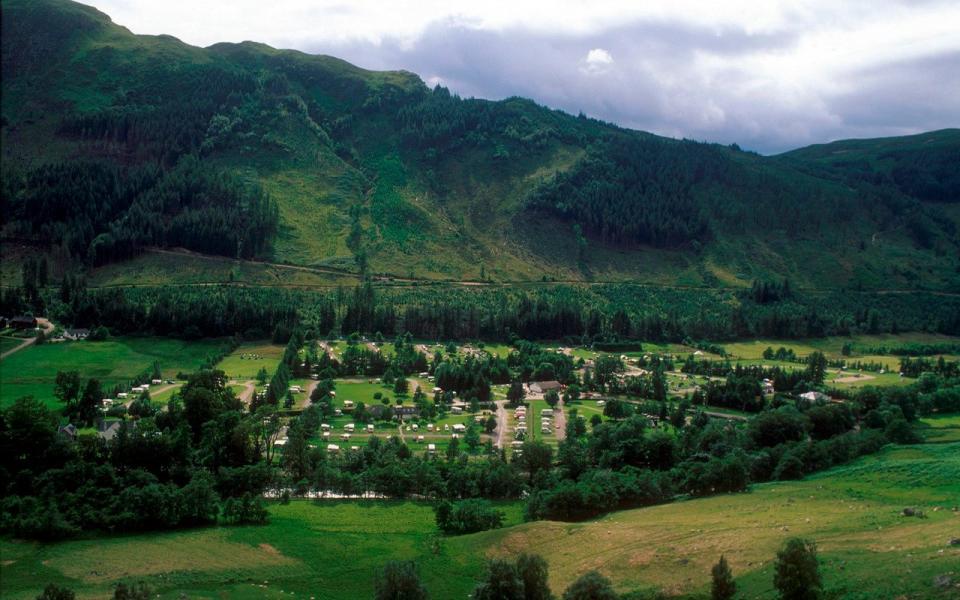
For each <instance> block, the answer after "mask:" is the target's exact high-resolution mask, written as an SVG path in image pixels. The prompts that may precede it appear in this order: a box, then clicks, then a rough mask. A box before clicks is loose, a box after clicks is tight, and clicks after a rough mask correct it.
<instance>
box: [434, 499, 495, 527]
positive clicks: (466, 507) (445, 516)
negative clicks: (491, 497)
mask: <svg viewBox="0 0 960 600" xmlns="http://www.w3.org/2000/svg"><path fill="white" fill-rule="evenodd" d="M434 513H435V515H436V520H437V527H439V528H440V529H441V530H443V531H444V532H445V533H452V534H461V533H474V532H477V531H486V530H487V529H497V528H499V527H502V526H503V517H504V514H503V512H501V511H499V510H497V509H495V508H494V507H493V505H491V504H490V502H489V501H487V500H480V499H470V500H463V501H460V502H457V503H456V504H452V503H450V502H446V501H444V502H441V503H440V504H438V505H437V506H436V507H434Z"/></svg>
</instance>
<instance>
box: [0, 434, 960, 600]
mask: <svg viewBox="0 0 960 600" xmlns="http://www.w3.org/2000/svg"><path fill="white" fill-rule="evenodd" d="M957 423H958V421H957V417H956V416H954V417H948V418H942V419H935V420H933V421H932V422H931V423H929V424H928V426H929V427H931V428H934V429H935V428H940V427H945V428H949V427H956V426H957ZM958 498H960V443H957V442H954V443H941V444H929V443H928V444H923V445H916V446H889V447H887V448H886V449H885V450H883V451H882V452H880V453H879V454H877V455H874V456H870V457H865V458H863V459H860V460H858V461H856V462H854V463H851V464H850V465H847V466H843V467H839V468H835V469H832V470H830V471H825V472H823V473H819V474H817V475H814V476H811V477H809V478H808V479H806V480H803V481H790V482H776V483H767V484H761V485H756V486H754V487H753V488H752V490H751V491H750V492H748V493H743V494H731V495H721V496H714V497H710V498H703V499H696V500H686V501H679V502H674V503H672V504H666V505H661V506H654V507H649V508H642V509H636V510H628V511H622V512H616V513H611V514H609V515H607V516H604V517H601V518H598V519H595V520H591V521H587V522H583V523H559V522H550V521H542V522H535V523H525V524H524V523H521V516H520V515H521V510H522V504H521V503H519V502H511V503H506V504H501V505H500V508H501V510H504V511H505V513H506V514H507V520H506V524H507V527H505V528H503V529H500V530H495V531H487V532H482V533H478V534H472V535H466V536H459V537H447V536H443V535H441V534H440V533H439V531H438V530H437V528H436V526H435V524H434V521H433V513H432V510H431V508H430V506H429V504H427V503H420V502H412V501H400V500H397V501H359V500H356V501H341V500H322V501H308V500H295V501H293V502H291V503H290V504H288V505H282V504H279V503H274V504H272V505H271V506H270V513H271V518H270V523H269V524H268V525H265V526H260V527H213V528H207V529H196V530H188V531H180V532H166V533H157V534H136V535H125V536H102V537H94V538H91V539H82V540H75V541H68V542H61V543H57V544H40V543H33V542H29V543H28V542H19V541H13V540H9V539H4V540H2V541H0V554H2V555H3V563H2V575H3V577H2V578H0V596H2V597H3V598H9V599H12V600H20V599H28V598H33V597H34V596H36V594H37V593H38V592H39V590H40V588H41V587H43V585H45V584H46V583H48V582H56V583H59V584H61V585H67V586H70V587H72V588H74V589H76V590H77V591H78V593H79V597H81V598H94V597H104V596H106V595H107V594H109V592H110V590H111V589H112V586H114V585H115V584H116V583H117V582H120V581H126V582H132V581H140V580H142V581H145V582H146V583H148V584H149V585H150V586H151V587H152V588H153V589H154V591H155V592H156V593H157V595H158V597H159V598H179V597H181V594H186V595H187V596H188V597H190V598H226V597H229V598H279V597H281V596H283V597H287V598H315V599H316V598H325V599H334V598H361V597H370V595H371V593H372V591H373V584H372V581H373V573H374V572H375V570H376V569H377V568H378V567H379V566H380V565H382V564H383V563H384V562H385V561H387V560H394V559H409V560H415V561H416V562H417V564H418V566H419V568H420V573H421V575H422V577H423V579H424V582H425V584H426V586H427V588H428V589H429V590H430V592H431V596H432V597H434V598H458V597H459V598H463V597H466V596H467V595H468V594H469V593H470V591H471V589H472V588H473V586H474V585H475V582H476V580H477V578H478V577H479V576H480V574H481V572H482V569H483V562H484V560H485V559H486V558H488V557H494V556H512V555H514V554H516V553H518V552H521V551H531V550H532V551H535V552H538V553H540V554H542V555H543V556H544V557H545V558H546V559H547V560H548V562H549V563H550V584H551V587H552V588H553V590H554V592H556V593H559V592H561V591H562V590H563V589H564V588H565V587H566V586H567V585H568V584H569V583H570V582H571V581H573V579H575V578H576V577H577V576H579V575H580V574H582V573H583V572H585V571H587V570H589V569H594V568H596V569H599V570H600V571H601V572H602V573H603V574H604V575H606V576H607V577H609V578H610V579H611V580H612V581H613V582H614V584H615V586H616V588H617V590H618V591H620V592H628V591H633V590H644V589H647V590H649V589H660V590H663V591H664V592H667V593H669V594H674V595H684V594H703V593H705V592H707V591H708V587H707V586H708V582H709V572H710V566H711V565H712V564H713V563H714V562H716V560H717V558H718V557H719V556H720V554H724V555H725V556H726V557H727V559H728V561H729V562H730V564H731V567H732V569H733V572H734V575H735V577H736V579H737V584H738V586H739V587H740V590H741V594H742V595H741V597H743V598H751V599H752V598H758V599H763V600H766V599H770V600H772V599H773V598H775V597H776V596H775V593H774V590H773V585H772V577H773V574H772V558H773V556H774V555H775V553H776V550H777V548H778V547H779V546H780V544H782V543H783V541H784V540H785V539H787V538H789V537H792V536H803V537H808V538H811V539H813V540H815V541H816V542H817V544H818V547H819V551H820V560H821V571H822V573H823V576H824V582H825V584H826V588H827V589H828V591H829V592H830V593H831V597H832V598H846V599H851V600H855V599H856V600H860V599H866V598H881V597H882V598H895V597H900V596H902V597H905V598H910V599H913V600H922V599H931V600H946V599H948V598H951V597H955V596H951V594H954V593H955V591H954V590H953V589H949V588H947V589H944V588H937V587H936V586H934V585H933V579H934V578H935V577H937V576H939V575H943V574H949V573H953V574H954V577H955V576H956V573H957V565H958V564H960V562H958V561H960V548H957V547H950V546H948V545H947V542H948V540H949V538H951V537H957V535H958V534H960V513H957V512H955V511H953V510H952V508H953V507H954V506H955V505H956V504H957V500H958ZM907 506H910V507H915V508H920V509H922V510H923V511H924V512H925V513H926V518H922V519H921V518H915V517H913V518H911V517H903V516H901V511H902V509H903V508H904V507H907ZM667 567H669V568H667Z"/></svg>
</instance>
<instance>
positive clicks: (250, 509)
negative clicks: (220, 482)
mask: <svg viewBox="0 0 960 600" xmlns="http://www.w3.org/2000/svg"><path fill="white" fill-rule="evenodd" d="M267 517H268V513H267V507H266V504H265V503H264V501H263V498H261V497H260V496H254V495H253V494H250V493H246V494H244V495H243V496H241V497H240V498H229V499H227V501H226V502H225V503H224V505H223V520H224V522H225V523H227V524H228V525H262V524H264V523H266V522H267Z"/></svg>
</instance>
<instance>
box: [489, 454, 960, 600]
mask: <svg viewBox="0 0 960 600" xmlns="http://www.w3.org/2000/svg"><path fill="white" fill-rule="evenodd" d="M958 500H960V444H942V445H933V444H928V445H922V446H912V447H889V448H888V449H886V450H885V451H883V452H881V453H880V454H879V455H876V456H873V457H867V458H865V459H862V460H859V461H857V462H856V463H853V464H851V465H848V466H845V467H840V468H837V469H833V470H830V471H826V472H823V473H820V474H818V475H815V476H811V477H809V478H808V479H807V480H805V481H797V482H793V481H791V482H780V483H769V484H762V485H756V486H754V487H753V490H752V491H751V492H749V493H746V494H734V495H723V496H716V497H712V498H705V499H700V500H690V501H686V502H678V503H674V504H667V505H662V506H656V507H651V508H645V509H639V510H632V511H624V512H619V513H613V514H610V515H608V516H606V517H603V518H600V519H598V520H596V521H592V522H588V523H582V524H573V525H571V524H567V523H554V522H538V523H531V524H527V525H522V526H520V527H516V528H512V529H508V530H501V531H495V532H485V533H481V534H477V535H476V536H474V538H475V539H474V543H478V544H482V545H483V546H486V547H488V548H489V549H490V550H489V553H491V554H494V555H512V554H515V553H517V552H520V551H522V550H524V549H528V548H531V547H532V548H536V551H537V552H540V553H542V554H543V555H544V557H545V558H546V559H547V560H548V561H549V562H550V572H551V579H550V582H551V586H552V587H553V589H554V591H555V592H559V591H561V590H563V589H564V588H565V587H566V586H567V585H568V584H569V583H570V582H572V581H573V579H575V578H576V577H577V576H578V575H580V574H582V573H583V572H584V571H587V570H589V569H594V568H596V569H599V570H600V571H601V572H602V573H603V574H605V575H606V576H608V577H610V578H611V579H612V580H613V582H614V583H615V585H616V587H617V588H618V590H619V591H622V592H626V591H630V590H635V589H644V588H659V589H662V590H664V591H666V592H669V593H674V594H676V593H691V592H701V593H702V592H707V591H708V587H707V586H708V582H709V574H710V566H711V565H712V564H713V563H714V562H716V560H717V558H719V556H720V554H724V555H726V557H727V559H728V560H729V561H730V564H731V567H732V569H733V571H734V574H735V576H736V577H737V580H738V584H739V585H740V587H741V590H742V594H743V595H742V597H744V598H771V599H772V598H774V597H775V594H774V591H773V589H772V587H773V586H772V578H773V573H772V569H771V566H772V565H771V563H772V561H771V559H772V558H773V557H774V555H775V554H776V550H777V548H778V547H779V545H780V544H781V543H782V542H783V541H784V540H785V539H787V538H789V537H792V536H805V537H809V538H812V539H814V540H815V541H816V542H817V544H818V546H819V548H820V552H821V559H822V572H823V574H824V579H825V583H826V586H827V588H828V589H831V590H836V591H837V592H838V594H837V596H836V597H840V598H880V597H883V598H895V597H899V596H900V594H906V596H904V597H909V598H913V599H917V598H944V599H946V598H950V597H956V596H955V595H953V596H952V595H951V594H955V593H956V589H955V588H954V589H938V588H936V587H934V586H933V584H932V582H933V578H934V577H935V576H937V575H941V574H945V573H952V574H953V578H954V582H955V583H956V582H957V580H958V579H960V577H958V569H957V567H958V565H960V548H957V547H948V546H947V543H948V540H949V539H950V538H951V537H957V536H958V535H960V513H958V512H954V511H953V510H952V508H953V507H954V506H956V505H957V503H958ZM907 506H911V507H918V508H921V509H922V510H924V511H925V512H926V515H927V518H925V519H918V518H909V517H902V516H900V512H901V510H902V509H903V508H904V507H907ZM937 509H939V510H937Z"/></svg>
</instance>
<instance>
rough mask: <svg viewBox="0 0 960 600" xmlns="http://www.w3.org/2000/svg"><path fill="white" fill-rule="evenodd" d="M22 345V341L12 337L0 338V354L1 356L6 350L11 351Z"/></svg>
mask: <svg viewBox="0 0 960 600" xmlns="http://www.w3.org/2000/svg"><path fill="white" fill-rule="evenodd" d="M22 343H23V340H19V339H17V338H12V337H0V354H3V353H4V352H6V351H7V350H13V349H14V348H16V347H17V346H19V345H20V344H22Z"/></svg>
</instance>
